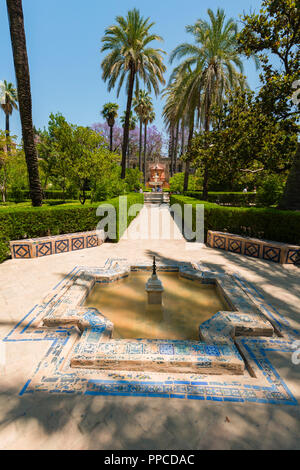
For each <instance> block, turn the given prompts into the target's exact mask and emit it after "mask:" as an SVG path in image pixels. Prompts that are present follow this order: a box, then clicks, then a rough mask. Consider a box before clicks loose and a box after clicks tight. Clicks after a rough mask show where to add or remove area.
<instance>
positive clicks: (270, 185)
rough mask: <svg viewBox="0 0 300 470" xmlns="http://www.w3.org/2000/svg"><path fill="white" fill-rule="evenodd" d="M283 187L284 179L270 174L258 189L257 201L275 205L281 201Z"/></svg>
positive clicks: (261, 203)
mask: <svg viewBox="0 0 300 470" xmlns="http://www.w3.org/2000/svg"><path fill="white" fill-rule="evenodd" d="M283 189H284V184H283V181H282V179H281V178H280V177H279V176H277V175H269V176H267V177H266V179H265V180H264V181H263V183H262V185H261V186H260V187H259V189H258V191H257V202H258V203H259V204H260V205H262V206H267V207H269V206H274V205H276V204H278V203H279V201H280V199H281V197H282V194H283Z"/></svg>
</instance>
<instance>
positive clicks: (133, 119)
mask: <svg viewBox="0 0 300 470" xmlns="http://www.w3.org/2000/svg"><path fill="white" fill-rule="evenodd" d="M120 121H121V124H122V127H123V129H124V127H125V123H126V111H125V113H124V114H123V116H122V117H121V119H120ZM136 123H137V119H136V117H135V116H134V115H133V113H132V111H130V116H129V132H131V131H134V130H135V128H136ZM129 154H130V134H129V135H128V146H127V151H126V156H127V168H129V158H130V155H129Z"/></svg>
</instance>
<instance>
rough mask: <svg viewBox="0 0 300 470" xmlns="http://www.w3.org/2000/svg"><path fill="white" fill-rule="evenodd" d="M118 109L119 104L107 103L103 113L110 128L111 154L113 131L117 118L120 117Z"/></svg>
mask: <svg viewBox="0 0 300 470" xmlns="http://www.w3.org/2000/svg"><path fill="white" fill-rule="evenodd" d="M118 109H119V105H118V104H116V103H106V104H105V105H104V106H103V109H102V111H101V114H102V116H103V117H104V119H106V121H107V124H108V125H109V128H110V139H109V149H110V151H111V152H112V151H113V129H114V125H115V122H116V118H117V117H118Z"/></svg>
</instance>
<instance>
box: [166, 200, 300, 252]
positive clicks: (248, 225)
mask: <svg viewBox="0 0 300 470" xmlns="http://www.w3.org/2000/svg"><path fill="white" fill-rule="evenodd" d="M170 203H171V205H172V204H179V205H180V206H181V207H182V208H183V206H184V204H192V205H193V215H195V208H196V205H197V204H200V203H201V204H204V211H205V220H204V230H205V237H207V231H208V230H216V231H219V232H228V233H235V234H236V235H243V236H247V237H254V238H259V239H262V240H272V241H277V242H282V243H291V244H295V245H300V212H295V211H280V210H277V209H272V208H256V207H251V208H250V207H249V208H244V207H226V206H219V205H217V204H213V203H207V202H203V201H199V200H197V199H194V198H190V197H186V196H171V200H170ZM182 213H183V212H182ZM195 220H196V219H195V216H194V217H193V230H195ZM205 239H206V238H205Z"/></svg>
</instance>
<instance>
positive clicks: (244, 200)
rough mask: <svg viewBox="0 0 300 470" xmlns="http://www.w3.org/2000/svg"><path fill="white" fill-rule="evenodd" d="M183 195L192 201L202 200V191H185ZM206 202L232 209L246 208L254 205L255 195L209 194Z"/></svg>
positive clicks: (238, 193) (239, 193)
mask: <svg viewBox="0 0 300 470" xmlns="http://www.w3.org/2000/svg"><path fill="white" fill-rule="evenodd" d="M184 195H185V196H187V197H192V198H194V199H199V200H201V199H202V191H187V192H185V193H184ZM208 202H214V203H216V204H222V205H228V206H234V207H246V206H250V205H251V204H255V203H256V193H242V192H231V193H230V192H209V193H208Z"/></svg>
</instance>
